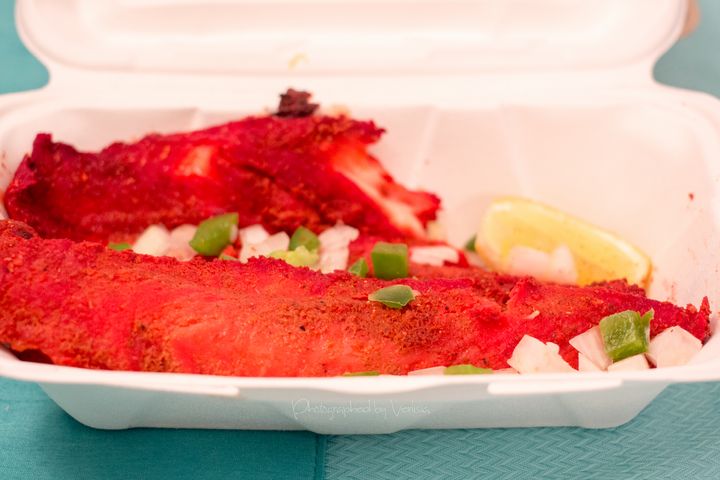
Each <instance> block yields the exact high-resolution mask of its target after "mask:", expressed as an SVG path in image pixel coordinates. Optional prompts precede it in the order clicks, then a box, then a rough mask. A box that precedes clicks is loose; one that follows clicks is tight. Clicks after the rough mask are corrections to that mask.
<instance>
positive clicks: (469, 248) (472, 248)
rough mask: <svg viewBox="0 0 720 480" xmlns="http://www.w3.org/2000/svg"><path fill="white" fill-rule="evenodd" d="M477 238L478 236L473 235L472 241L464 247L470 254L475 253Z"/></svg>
mask: <svg viewBox="0 0 720 480" xmlns="http://www.w3.org/2000/svg"><path fill="white" fill-rule="evenodd" d="M476 238H477V235H473V236H472V237H470V239H469V240H468V241H467V242H466V243H465V246H464V247H463V248H464V249H465V250H467V251H468V252H474V251H475V239H476Z"/></svg>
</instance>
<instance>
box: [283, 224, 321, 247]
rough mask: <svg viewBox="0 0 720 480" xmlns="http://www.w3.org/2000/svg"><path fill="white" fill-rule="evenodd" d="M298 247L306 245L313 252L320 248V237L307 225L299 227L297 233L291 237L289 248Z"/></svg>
mask: <svg viewBox="0 0 720 480" xmlns="http://www.w3.org/2000/svg"><path fill="white" fill-rule="evenodd" d="M298 247H305V248H307V249H308V251H310V252H312V251H313V250H317V249H318V248H320V239H319V238H318V236H317V235H315V234H314V233H313V232H312V230H310V229H307V228H305V227H298V228H297V230H295V233H293V234H292V237H290V245H289V246H288V250H295V249H296V248H298Z"/></svg>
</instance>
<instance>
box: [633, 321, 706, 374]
mask: <svg viewBox="0 0 720 480" xmlns="http://www.w3.org/2000/svg"><path fill="white" fill-rule="evenodd" d="M701 349H702V342H701V341H700V340H698V339H697V338H696V337H695V336H694V335H693V334H692V333H690V332H688V331H687V330H685V329H684V328H682V327H680V326H675V327H670V328H668V329H666V330H664V331H662V332H660V333H658V334H657V335H655V338H653V339H652V340H651V341H650V348H649V349H648V352H647V354H646V356H647V358H648V360H650V362H651V363H652V364H653V365H655V366H656V367H658V368H662V367H677V366H680V365H685V364H686V363H688V362H689V361H690V359H692V358H693V357H694V356H695V355H697V354H698V352H700V350H701Z"/></svg>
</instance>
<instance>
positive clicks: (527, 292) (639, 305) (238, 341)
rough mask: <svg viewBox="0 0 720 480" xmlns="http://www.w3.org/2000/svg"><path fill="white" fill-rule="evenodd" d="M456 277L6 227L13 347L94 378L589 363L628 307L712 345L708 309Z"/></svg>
mask: <svg viewBox="0 0 720 480" xmlns="http://www.w3.org/2000/svg"><path fill="white" fill-rule="evenodd" d="M447 268H451V269H452V268H454V269H455V270H453V272H452V273H453V274H457V275H458V276H457V277H455V278H427V279H411V278H406V279H402V280H394V281H391V282H387V281H383V280H378V279H373V278H366V279H363V278H358V277H355V276H353V275H350V274H348V273H345V272H337V273H333V274H328V275H324V274H321V273H319V272H315V271H312V270H310V269H307V268H296V267H292V266H290V265H288V264H286V263H285V262H283V261H281V260H275V259H271V258H255V259H251V260H250V261H249V262H248V263H246V264H242V263H240V262H236V261H206V260H202V259H194V260H192V261H189V262H179V261H176V260H174V259H172V258H168V257H150V256H145V255H137V254H134V253H132V252H129V251H124V252H116V251H113V250H111V249H108V248H106V247H104V246H103V245H101V244H97V243H91V242H80V243H75V242H72V241H70V240H65V239H57V240H55V239H50V240H48V239H42V238H40V237H39V236H38V235H37V234H36V232H35V231H33V229H32V228H30V227H29V226H27V225H25V224H23V223H21V222H16V221H12V220H10V221H4V222H1V223H0V343H2V344H5V345H7V346H9V347H10V348H11V349H12V350H13V351H15V352H40V353H41V354H42V355H43V356H44V357H46V358H48V359H49V360H50V361H52V362H54V363H56V364H61V365H70V366H79V367H88V368H100V369H116V370H146V371H165V372H187V373H202V374H216V375H241V376H331V375H341V374H343V373H346V372H358V371H369V370H374V371H378V372H380V373H389V374H405V373H407V372H409V371H412V370H416V369H421V368H426V367H433V366H437V365H455V364H466V363H470V364H473V365H476V366H480V367H490V368H495V369H499V368H504V367H506V366H507V363H506V362H507V360H508V359H509V358H510V356H511V354H512V352H513V349H514V348H515V346H516V345H517V343H518V342H519V340H520V339H521V338H522V336H523V335H531V336H533V337H535V338H537V339H539V340H541V341H544V342H547V341H551V342H554V343H557V344H558V345H559V346H560V353H561V355H563V357H564V358H565V359H566V360H567V361H568V362H570V363H571V364H573V365H576V364H577V352H575V351H574V350H573V349H572V347H570V345H569V343H568V342H569V340H570V339H571V338H572V337H574V336H575V335H577V334H579V333H582V332H584V331H586V330H587V329H588V328H590V327H592V326H594V325H596V324H597V323H598V322H599V321H600V320H601V319H602V318H603V317H604V316H606V315H609V314H612V313H616V312H619V311H622V310H626V309H633V310H637V311H640V312H644V311H647V310H649V309H651V308H652V309H654V311H655V318H654V320H653V323H652V331H651V334H652V335H655V334H657V333H659V332H661V331H663V330H664V329H665V328H668V327H670V326H673V325H680V326H681V327H682V328H684V329H685V330H687V331H689V332H691V333H692V334H693V335H694V336H696V337H697V338H699V339H701V340H703V341H704V340H705V339H706V338H707V336H708V335H709V326H708V315H709V306H708V303H707V299H704V300H703V302H702V304H701V306H700V308H699V309H696V308H695V307H693V306H690V305H689V306H687V307H686V308H681V307H678V306H675V305H673V304H671V303H668V302H660V301H656V300H650V299H647V298H646V297H645V294H644V292H643V291H642V290H641V289H639V288H636V287H631V286H627V285H626V284H624V283H623V282H613V283H609V284H601V285H595V286H588V287H574V286H560V285H553V284H542V283H539V282H537V281H535V280H532V279H530V278H519V277H507V276H498V275H495V274H492V273H489V272H485V271H483V270H480V269H462V268H457V267H447ZM462 271H466V272H468V275H466V276H462V275H461V272H462ZM399 283H401V284H405V285H407V286H409V287H410V288H412V289H413V290H415V291H416V292H417V296H416V298H415V299H414V300H413V301H411V302H410V304H409V305H408V306H406V307H405V308H402V309H392V308H388V307H386V306H384V305H383V304H380V303H378V302H372V301H368V295H369V294H371V293H372V292H374V291H376V290H378V289H379V288H381V287H385V286H387V285H391V284H399ZM535 312H537V313H535Z"/></svg>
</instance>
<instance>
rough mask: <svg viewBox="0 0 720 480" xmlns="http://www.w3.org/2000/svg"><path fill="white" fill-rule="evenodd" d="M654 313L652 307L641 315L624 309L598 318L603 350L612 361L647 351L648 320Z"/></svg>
mask: <svg viewBox="0 0 720 480" xmlns="http://www.w3.org/2000/svg"><path fill="white" fill-rule="evenodd" d="M654 315H655V312H654V311H653V310H652V309H651V310H648V311H647V312H645V314H644V315H642V316H640V314H639V313H638V312H635V311H633V310H626V311H624V312H620V313H616V314H614V315H609V316H607V317H605V318H603V319H602V320H600V333H601V334H602V338H603V343H604V344H605V351H606V352H607V354H608V355H609V356H610V358H612V360H613V362H617V361H619V360H622V359H624V358H628V357H632V356H633V355H638V354H641V353H645V352H647V351H648V347H649V345H650V321H651V320H652V319H653V316H654Z"/></svg>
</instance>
